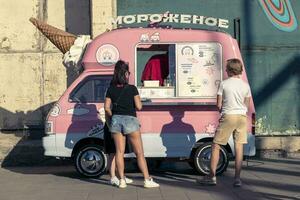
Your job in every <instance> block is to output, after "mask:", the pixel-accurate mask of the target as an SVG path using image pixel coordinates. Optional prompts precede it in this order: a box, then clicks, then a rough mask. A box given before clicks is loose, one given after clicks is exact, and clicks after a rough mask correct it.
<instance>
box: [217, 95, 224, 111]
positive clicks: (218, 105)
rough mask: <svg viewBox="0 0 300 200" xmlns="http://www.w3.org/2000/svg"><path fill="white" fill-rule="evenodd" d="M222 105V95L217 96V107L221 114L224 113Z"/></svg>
mask: <svg viewBox="0 0 300 200" xmlns="http://www.w3.org/2000/svg"><path fill="white" fill-rule="evenodd" d="M222 103H223V99H222V95H217V107H218V109H219V112H221V111H222Z"/></svg>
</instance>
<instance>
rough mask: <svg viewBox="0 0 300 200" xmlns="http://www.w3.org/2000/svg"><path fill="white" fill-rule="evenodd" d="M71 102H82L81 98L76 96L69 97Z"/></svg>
mask: <svg viewBox="0 0 300 200" xmlns="http://www.w3.org/2000/svg"><path fill="white" fill-rule="evenodd" d="M69 102H75V103H81V101H80V99H79V98H77V97H75V96H72V97H69Z"/></svg>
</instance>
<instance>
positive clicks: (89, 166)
mask: <svg viewBox="0 0 300 200" xmlns="http://www.w3.org/2000/svg"><path fill="white" fill-rule="evenodd" d="M80 163H81V166H82V169H83V170H84V171H86V172H88V173H95V172H98V171H99V170H101V168H102V167H103V164H104V161H103V158H102V155H101V154H100V153H99V152H97V151H95V150H88V151H86V152H84V153H83V154H82V156H81V159H80Z"/></svg>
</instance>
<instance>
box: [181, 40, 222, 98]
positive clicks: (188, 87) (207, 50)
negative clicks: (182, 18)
mask: <svg viewBox="0 0 300 200" xmlns="http://www.w3.org/2000/svg"><path fill="white" fill-rule="evenodd" d="M176 55H177V62H176V63H177V65H176V79H177V94H178V97H198V98H215V97H216V94H217V89H218V87H219V84H220V80H221V78H222V77H221V76H222V47H221V45H220V44H219V43H213V42H206V43H184V44H176Z"/></svg>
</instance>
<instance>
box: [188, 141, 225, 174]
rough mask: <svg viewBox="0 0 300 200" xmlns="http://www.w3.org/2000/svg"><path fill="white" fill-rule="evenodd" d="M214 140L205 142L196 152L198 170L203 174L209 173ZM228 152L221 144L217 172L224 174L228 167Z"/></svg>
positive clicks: (195, 158) (195, 159)
mask: <svg viewBox="0 0 300 200" xmlns="http://www.w3.org/2000/svg"><path fill="white" fill-rule="evenodd" d="M211 146H212V142H208V143H204V144H202V145H201V146H199V147H198V148H197V150H196V152H195V154H194V165H195V168H196V170H197V171H198V172H199V173H200V174H203V175H207V174H209V169H210V158H211ZM228 163H229V159H228V152H227V150H226V149H225V148H224V147H223V146H220V158H219V163H218V166H217V170H216V174H222V173H223V172H224V171H226V169H227V167H228Z"/></svg>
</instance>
